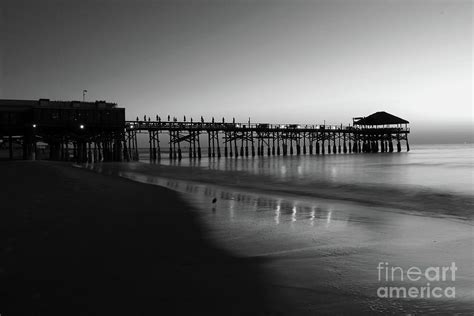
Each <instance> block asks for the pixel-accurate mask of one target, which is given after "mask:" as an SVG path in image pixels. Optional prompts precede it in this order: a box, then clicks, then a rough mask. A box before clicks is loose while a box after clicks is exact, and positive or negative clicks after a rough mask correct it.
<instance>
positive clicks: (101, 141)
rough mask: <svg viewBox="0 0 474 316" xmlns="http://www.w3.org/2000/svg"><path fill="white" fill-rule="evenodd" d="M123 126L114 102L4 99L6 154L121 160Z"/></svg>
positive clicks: (1, 139) (1, 141)
mask: <svg viewBox="0 0 474 316" xmlns="http://www.w3.org/2000/svg"><path fill="white" fill-rule="evenodd" d="M124 126H125V109H124V108H119V107H117V104H115V103H109V102H105V101H95V102H80V101H51V100H49V99H40V100H6V99H0V152H1V155H2V156H1V157H2V158H9V159H14V158H20V159H21V158H22V159H36V158H49V159H54V160H69V159H74V160H77V161H87V160H88V159H90V158H91V157H93V156H94V155H95V156H96V158H97V159H96V161H98V160H105V161H118V160H120V159H121V158H120V157H121V156H122V155H121V151H122V149H121V143H122V139H123V131H124ZM99 158H100V159H99Z"/></svg>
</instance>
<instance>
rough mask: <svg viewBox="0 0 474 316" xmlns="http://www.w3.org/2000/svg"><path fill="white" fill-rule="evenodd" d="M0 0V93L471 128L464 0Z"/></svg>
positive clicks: (258, 116) (270, 117) (468, 21)
mask: <svg viewBox="0 0 474 316" xmlns="http://www.w3.org/2000/svg"><path fill="white" fill-rule="evenodd" d="M1 3H2V4H1V16H0V22H1V23H2V25H1V28H0V31H1V32H2V33H1V41H0V45H1V46H0V47H1V50H0V74H1V76H0V98H15V99H16V98H19V99H38V98H49V99H54V100H58V99H59V100H71V99H76V100H80V99H82V90H83V89H87V90H88V94H87V99H88V100H91V101H94V100H107V101H112V102H117V103H119V105H120V106H123V107H126V109H127V117H128V118H129V119H134V118H135V117H136V116H137V115H140V117H143V115H144V114H147V115H152V116H153V117H154V116H155V115H156V114H159V115H161V116H162V117H165V116H167V115H168V114H170V115H172V116H177V117H182V116H183V115H186V116H187V117H188V118H189V117H194V118H195V119H198V118H199V117H200V116H201V115H203V116H204V117H206V118H207V117H210V116H215V117H216V119H221V118H222V117H223V116H224V117H226V118H227V119H228V120H232V117H235V118H236V120H238V121H246V120H247V119H248V117H249V116H250V117H251V118H252V120H253V121H260V122H275V123H283V122H287V123H293V122H294V123H322V122H323V121H324V120H326V122H327V123H344V124H346V123H350V122H352V117H354V116H365V115H369V114H371V113H373V112H375V111H379V110H384V111H387V112H390V113H393V114H395V115H397V116H400V117H403V118H405V119H407V120H409V121H410V122H411V123H412V128H413V134H414V135H415V131H417V130H418V133H416V134H417V135H418V138H419V140H420V141H423V140H428V139H429V138H430V136H427V135H428V133H429V132H431V131H432V130H433V128H434V127H437V126H442V127H443V129H444V132H443V134H444V136H443V137H445V138H446V141H461V142H462V141H469V140H471V141H472V136H470V135H469V134H471V133H472V122H473V110H472V90H473V87H472V73H473V66H472V53H473V31H472V27H473V25H472V17H473V8H472V2H471V1H456V0H449V1H428V0H424V1H403V0H402V1H384V0H379V1H367V0H363V1H358V0H345V1H337V0H336V1H305V2H302V1H292V0H287V1H224V0H222V1H169V2H158V1H143V0H141V1H140V0H139V1H118V0H102V1H100V0H97V1H66V0H64V1H50V0H46V1H24V0H15V1H11V0H6V1H3V2H1ZM456 126H457V127H456ZM446 133H447V134H446ZM423 135H425V136H423ZM450 135H451V136H450ZM438 136H439V137H441V135H438ZM438 136H437V137H436V138H432V139H431V141H433V140H440V139H441V140H440V141H442V138H439V137H438ZM420 137H421V138H420ZM423 137H425V138H426V139H424V138H423Z"/></svg>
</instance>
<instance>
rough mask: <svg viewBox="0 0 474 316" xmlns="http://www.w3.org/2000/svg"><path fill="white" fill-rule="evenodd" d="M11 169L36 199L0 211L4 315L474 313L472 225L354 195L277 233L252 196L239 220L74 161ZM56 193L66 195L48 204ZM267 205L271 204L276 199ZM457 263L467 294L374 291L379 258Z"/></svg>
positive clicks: (3, 167) (239, 209) (11, 188)
mask: <svg viewBox="0 0 474 316" xmlns="http://www.w3.org/2000/svg"><path fill="white" fill-rule="evenodd" d="M110 166H111V165H110ZM0 172H2V174H4V175H5V179H10V180H7V181H4V182H3V187H2V192H3V194H5V196H7V195H8V194H9V193H14V192H21V193H22V194H23V195H28V196H29V197H30V198H31V199H30V200H28V199H25V198H23V197H22V196H21V195H19V194H20V193H18V194H17V195H13V198H12V199H9V200H8V202H9V204H8V207H7V209H8V210H9V211H8V212H6V213H5V212H4V213H3V214H2V216H3V217H2V218H0V219H1V221H0V225H1V227H0V228H1V229H0V232H2V233H3V236H2V237H3V238H2V239H1V240H3V241H4V243H3V244H1V245H0V246H1V248H2V249H3V250H4V251H3V252H2V257H1V259H2V260H1V261H0V262H6V264H3V265H1V264H0V269H1V270H0V277H1V278H2V280H3V281H5V282H2V286H0V293H1V294H2V295H1V297H2V298H3V300H4V302H2V301H0V306H6V308H4V311H5V313H7V312H11V314H15V313H18V311H20V313H22V312H23V313H28V314H31V313H33V312H38V311H39V312H41V313H45V314H46V313H47V314H53V315H60V314H80V313H86V312H87V313H89V314H91V313H92V314H103V313H107V314H108V313H110V312H114V313H116V314H124V315H125V314H138V313H139V312H140V311H143V312H144V311H147V312H150V311H153V310H155V311H159V310H163V308H166V307H171V308H174V310H175V312H176V313H191V312H193V313H195V312H207V313H209V314H222V313H224V314H229V313H234V314H239V313H247V314H270V315H272V314H280V315H294V314H302V315H304V314H308V315H311V314H314V313H318V314H331V313H337V314H351V313H353V312H354V311H358V312H361V313H368V314H372V313H379V314H383V313H405V314H406V313H423V314H429V313H433V312H434V311H445V312H448V311H457V312H460V313H462V312H471V311H472V310H474V307H473V305H472V303H469V302H470V298H471V297H470V296H471V294H472V293H469V292H466V291H467V290H466V289H469V287H470V284H472V280H473V279H474V275H473V271H472V267H471V268H469V266H468V265H469V264H470V263H471V260H470V259H469V258H466V256H468V255H467V254H468V249H470V247H472V241H471V240H470V239H469V238H467V237H466V236H471V235H469V232H467V233H466V232H465V231H464V230H466V229H465V228H467V225H462V226H461V223H457V222H450V221H449V220H446V219H444V218H436V217H426V216H414V215H415V214H410V215H407V214H403V213H391V212H379V211H378V210H371V209H370V208H364V206H363V205H359V206H356V205H355V204H350V203H349V204H346V207H347V206H349V207H351V208H350V209H344V208H342V207H339V206H338V207H336V208H334V207H332V208H331V207H330V208H329V209H325V208H324V203H322V204H321V206H322V209H321V210H320V211H318V213H317V214H316V218H315V221H314V227H313V226H311V227H310V226H308V224H309V222H308V218H307V216H308V214H307V213H305V210H304V209H301V210H300V209H298V214H300V213H301V214H300V215H298V216H301V217H298V218H296V221H293V220H292V219H291V214H290V213H285V212H284V210H283V209H282V214H281V216H280V219H279V221H280V223H279V224H280V225H278V229H277V230H275V228H274V227H276V226H275V223H274V222H273V220H274V219H273V218H271V217H270V218H268V215H269V214H267V213H265V212H256V210H254V209H251V210H246V208H247V206H248V205H249V204H248V203H250V202H251V201H250V202H249V201H245V199H244V201H243V202H237V204H235V207H236V209H235V210H233V211H232V214H233V215H232V216H234V217H232V218H230V217H228V216H229V215H230V213H229V215H228V214H227V213H226V212H227V210H228V207H229V205H228V204H227V203H228V202H229V201H226V200H225V199H224V200H222V199H220V200H219V201H218V203H217V204H216V207H215V209H214V208H213V209H212V211H211V210H210V209H209V208H210V199H209V197H208V196H203V197H199V195H198V196H196V197H195V198H183V197H182V196H181V195H180V193H177V192H175V191H172V190H169V189H166V188H163V187H160V186H157V185H149V184H143V183H138V182H136V181H133V180H129V179H123V178H120V177H117V176H110V175H104V174H98V173H97V172H95V171H92V170H84V169H81V168H77V167H73V166H71V165H70V164H67V163H52V162H12V163H6V164H0ZM18 179H21V180H23V181H24V180H27V181H26V182H24V183H23V182H21V181H19V180H18ZM38 181H44V182H45V183H46V184H48V186H46V185H43V186H38V185H37V184H38ZM204 186H206V185H204ZM51 192H54V194H51ZM214 193H215V192H213V191H212V190H211V195H213V194H214ZM254 194H255V196H257V198H258V196H260V194H259V193H258V192H257V193H254ZM211 195H209V196H211ZM8 196H9V195H8ZM99 196H101V197H103V200H102V201H101V200H100V199H98V197H99ZM51 202H55V203H56V204H58V203H59V204H58V205H56V206H54V207H53V208H52V209H49V208H48V206H49V204H50V203H51ZM71 202H73V203H71ZM263 202H264V203H263V204H262V206H261V207H264V208H266V207H270V208H271V207H272V204H271V203H270V204H269V205H267V204H266V203H267V202H268V201H267V202H265V201H263ZM239 203H240V204H239ZM252 203H253V202H252ZM191 205H192V206H191ZM288 207H290V208H291V204H290V205H288ZM64 210H67V211H68V212H67V214H65V212H64ZM38 211H41V213H38ZM288 211H289V210H288ZM331 213H332V218H331ZM249 216H250V217H249ZM252 216H257V217H255V218H254V217H252ZM313 217H314V216H313ZM326 217H327V219H328V220H331V222H329V221H326ZM418 227H423V230H419V229H418ZM460 227H461V228H462V229H461V231H460V229H459V228H460ZM463 227H464V228H463ZM469 228H471V227H469ZM443 230H444V231H445V232H446V234H444V233H443ZM308 233H309V234H308ZM433 239H436V240H435V241H436V242H434V240H433ZM452 258H453V259H456V261H457V263H458V264H459V266H460V270H461V272H462V274H461V277H460V280H459V281H458V283H457V284H456V286H458V287H459V292H460V293H459V294H460V298H459V299H457V300H455V301H444V300H439V301H433V300H432V301H426V300H384V299H380V298H377V297H374V294H375V292H374V288H375V287H376V286H378V284H377V282H376V280H375V279H374V275H373V274H374V273H376V270H375V267H376V264H377V261H379V260H387V261H389V262H394V263H397V264H400V266H403V267H408V266H410V265H420V266H423V265H426V264H432V265H441V264H444V262H445V261H447V260H450V259H452ZM104 293H106V294H105V295H104ZM25 303H26V304H25Z"/></svg>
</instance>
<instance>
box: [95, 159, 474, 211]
mask: <svg viewBox="0 0 474 316" xmlns="http://www.w3.org/2000/svg"><path fill="white" fill-rule="evenodd" d="M88 167H89V168H91V169H94V170H96V171H99V172H104V173H107V174H112V175H119V174H120V173H123V172H128V173H130V172H131V173H135V174H139V175H145V176H147V177H159V178H167V179H174V180H182V181H191V182H197V183H202V184H209V185H218V186H224V187H229V188H233V189H237V190H241V191H249V192H252V193H255V192H261V193H264V194H271V195H278V196H282V195H283V196H291V197H297V198H303V199H307V198H317V199H330V200H339V201H346V202H351V203H358V204H362V205H367V206H372V207H383V208H384V209H386V208H390V209H393V210H394V211H399V212H408V213H411V214H420V215H429V216H434V217H455V218H457V219H462V220H472V219H474V197H473V196H470V195H465V194H460V193H454V192H448V191H442V190H437V189H433V188H427V187H421V186H408V185H407V186H397V185H393V184H379V183H377V184H369V183H343V182H333V181H331V182H329V181H326V180H323V179H316V180H312V181H285V180H275V179H274V178H272V177H271V176H268V175H252V174H249V173H246V172H242V171H221V170H215V169H213V170H210V169H204V168H191V167H181V166H180V167H176V166H162V165H150V164H144V163H126V164H101V165H95V166H94V165H91V166H88Z"/></svg>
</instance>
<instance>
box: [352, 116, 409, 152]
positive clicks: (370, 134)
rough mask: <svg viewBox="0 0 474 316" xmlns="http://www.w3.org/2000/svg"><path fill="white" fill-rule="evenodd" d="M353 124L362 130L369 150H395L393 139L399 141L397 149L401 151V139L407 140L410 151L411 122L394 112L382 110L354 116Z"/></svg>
mask: <svg viewBox="0 0 474 316" xmlns="http://www.w3.org/2000/svg"><path fill="white" fill-rule="evenodd" d="M352 121H353V125H354V126H355V127H357V128H359V129H360V130H361V135H362V136H363V137H364V144H365V146H366V147H367V148H366V151H368V152H377V151H379V147H380V151H382V152H386V151H389V152H393V150H394V148H393V141H396V143H397V151H401V144H400V141H401V140H405V141H406V147H407V151H410V145H409V144H408V133H409V132H410V129H409V128H408V124H409V122H408V121H407V120H405V119H402V118H400V117H398V116H395V115H393V114H390V113H387V112H384V111H381V112H376V113H373V114H371V115H369V116H367V117H355V118H353V120H352Z"/></svg>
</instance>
